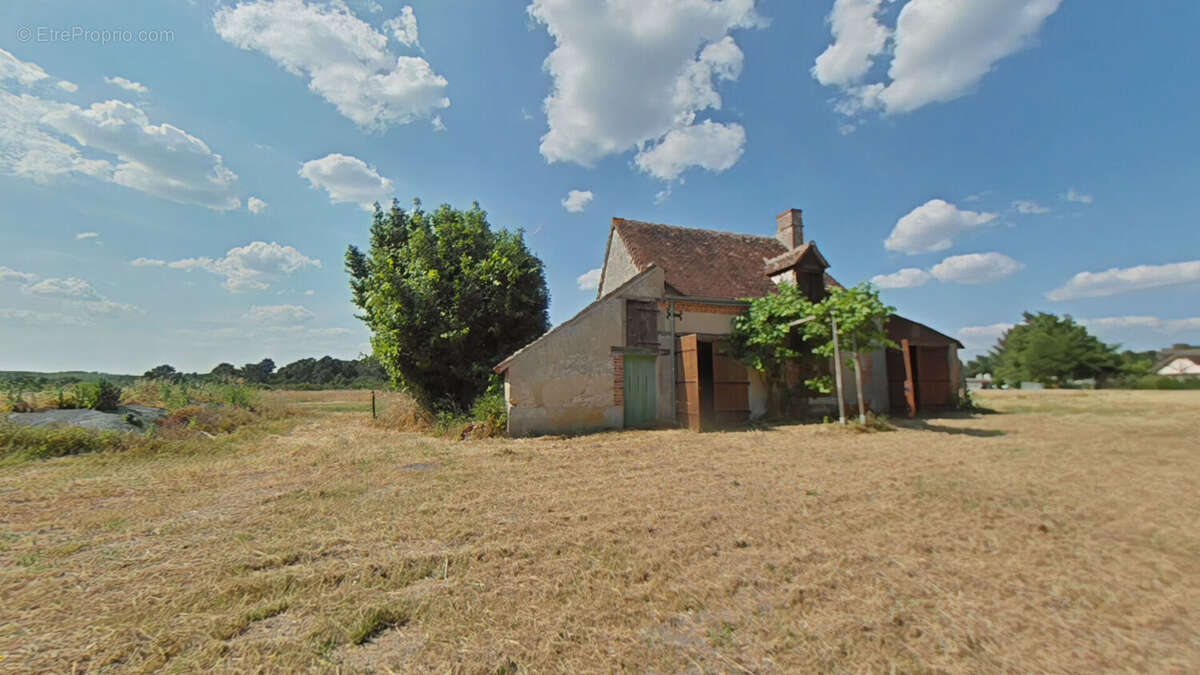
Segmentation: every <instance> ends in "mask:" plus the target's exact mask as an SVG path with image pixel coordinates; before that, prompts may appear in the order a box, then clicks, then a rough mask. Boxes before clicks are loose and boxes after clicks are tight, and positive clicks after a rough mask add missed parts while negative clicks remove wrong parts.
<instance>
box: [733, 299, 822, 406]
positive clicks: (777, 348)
mask: <svg viewBox="0 0 1200 675" xmlns="http://www.w3.org/2000/svg"><path fill="white" fill-rule="evenodd" d="M814 307H815V305H814V303H813V302H812V300H809V299H808V298H807V297H805V295H804V293H803V292H802V291H800V289H798V288H797V287H796V286H794V285H792V284H788V283H784V284H780V285H779V288H778V292H776V293H772V294H770V295H766V296H763V297H761V298H754V299H752V300H751V301H750V307H749V309H747V310H746V311H745V312H743V313H742V314H739V315H738V316H735V317H734V318H733V330H732V332H731V333H730V335H729V345H730V348H731V350H732V352H733V355H734V356H736V357H737V358H738V359H740V360H741V361H742V362H743V363H745V364H746V365H748V366H750V367H751V368H753V369H755V370H757V371H758V372H760V373H762V374H763V377H764V378H765V379H766V381H767V387H768V389H769V395H768V397H767V400H768V403H769V405H770V406H771V408H772V409H771V414H772V415H773V416H776V415H779V414H780V413H781V412H782V409H783V405H784V402H785V401H787V400H788V398H789V397H790V395H791V391H790V388H789V387H788V383H787V371H788V368H789V367H790V366H791V365H792V364H797V363H799V362H801V361H803V360H805V359H806V357H811V355H812V352H811V349H810V348H808V347H806V346H805V345H804V343H803V341H802V340H801V339H800V338H798V337H797V336H796V335H795V334H793V332H792V327H791V325H790V324H791V322H793V321H796V320H798V319H803V318H805V317H807V316H812V315H813V314H814V313H815V309H814ZM809 382H813V381H812V380H810V381H809Z"/></svg>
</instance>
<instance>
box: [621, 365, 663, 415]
mask: <svg viewBox="0 0 1200 675" xmlns="http://www.w3.org/2000/svg"><path fill="white" fill-rule="evenodd" d="M654 361H655V357H654V356H652V355H645V354H626V355H625V428H626V429H637V428H646V427H651V426H654V421H655V418H657V417H658V415H657V411H658V396H657V387H655V384H654V379H655V378H654Z"/></svg>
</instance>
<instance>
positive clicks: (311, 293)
mask: <svg viewBox="0 0 1200 675" xmlns="http://www.w3.org/2000/svg"><path fill="white" fill-rule="evenodd" d="M304 294H305V295H316V294H317V292H316V291H314V290H313V289H311V288H310V289H308V290H307V291H304Z"/></svg>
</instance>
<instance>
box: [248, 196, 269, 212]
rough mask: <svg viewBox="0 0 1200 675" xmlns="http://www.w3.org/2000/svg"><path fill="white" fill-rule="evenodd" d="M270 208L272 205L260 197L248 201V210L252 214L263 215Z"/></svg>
mask: <svg viewBox="0 0 1200 675" xmlns="http://www.w3.org/2000/svg"><path fill="white" fill-rule="evenodd" d="M268 206H270V204H267V203H266V202H264V201H263V200H261V199H259V198H258V197H251V198H249V199H247V200H246V208H247V209H249V210H250V213H255V214H258V213H262V212H263V211H266V210H267V207H268Z"/></svg>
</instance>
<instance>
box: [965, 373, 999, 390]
mask: <svg viewBox="0 0 1200 675" xmlns="http://www.w3.org/2000/svg"><path fill="white" fill-rule="evenodd" d="M966 382H967V391H982V390H984V389H991V388H993V387H994V386H995V383H994V382H993V381H992V374H991V373H980V374H979V375H976V376H975V377H968V378H967V380H966Z"/></svg>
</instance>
